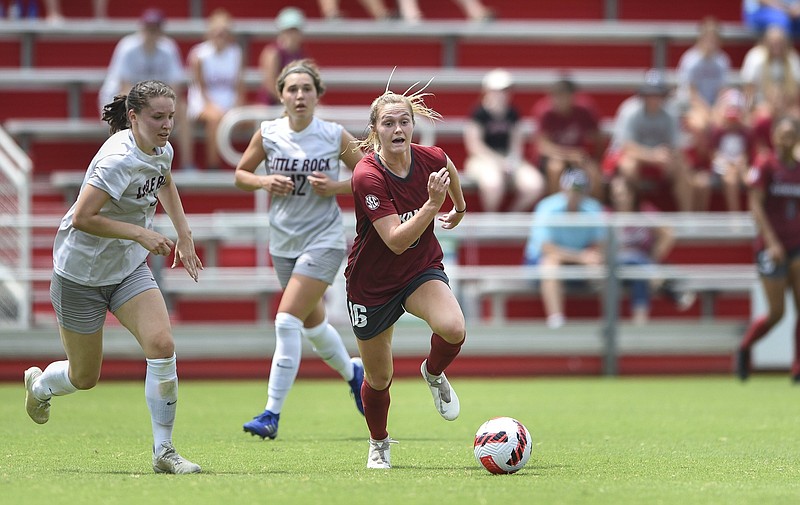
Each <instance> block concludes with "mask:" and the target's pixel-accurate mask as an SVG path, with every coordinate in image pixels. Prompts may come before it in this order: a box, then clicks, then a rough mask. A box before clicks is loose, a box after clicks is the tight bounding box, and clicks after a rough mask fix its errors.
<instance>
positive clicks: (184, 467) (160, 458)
mask: <svg viewBox="0 0 800 505" xmlns="http://www.w3.org/2000/svg"><path fill="white" fill-rule="evenodd" d="M153 470H155V472H156V473H173V474H184V473H200V465H197V464H195V463H192V462H191V461H189V460H186V459H183V457H182V456H181V455H180V454H178V452H177V451H176V450H175V448H174V447H173V446H172V444H171V443H169V442H162V443H161V446H160V447H159V448H158V451H157V452H156V453H155V454H153Z"/></svg>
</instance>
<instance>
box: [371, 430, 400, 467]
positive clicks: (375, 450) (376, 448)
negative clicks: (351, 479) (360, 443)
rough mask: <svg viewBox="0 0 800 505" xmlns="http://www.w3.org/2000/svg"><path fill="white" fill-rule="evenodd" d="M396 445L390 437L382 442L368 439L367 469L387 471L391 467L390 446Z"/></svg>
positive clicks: (395, 441)
mask: <svg viewBox="0 0 800 505" xmlns="http://www.w3.org/2000/svg"><path fill="white" fill-rule="evenodd" d="M396 443H398V442H397V440H392V438H391V437H386V438H384V439H383V440H373V439H371V438H370V439H369V454H368V455H367V468H379V469H389V468H391V467H392V457H391V447H390V445H391V444H396Z"/></svg>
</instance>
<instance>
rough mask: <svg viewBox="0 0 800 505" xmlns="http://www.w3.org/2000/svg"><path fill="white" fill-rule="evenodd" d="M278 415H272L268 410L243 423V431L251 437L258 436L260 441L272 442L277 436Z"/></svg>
mask: <svg viewBox="0 0 800 505" xmlns="http://www.w3.org/2000/svg"><path fill="white" fill-rule="evenodd" d="M280 417H281V415H280V414H273V413H272V412H270V411H269V410H265V411H264V412H263V413H261V414H259V415H257V416H256V417H254V418H253V420H252V421H248V422H246V423H244V431H246V432H247V433H250V434H251V435H258V436H259V437H261V438H262V439H266V438H269V439H270V440H273V439H274V438H275V437H277V436H278V419H280Z"/></svg>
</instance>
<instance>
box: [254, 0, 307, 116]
mask: <svg viewBox="0 0 800 505" xmlns="http://www.w3.org/2000/svg"><path fill="white" fill-rule="evenodd" d="M305 23H306V17H305V15H304V14H303V11H301V10H300V9H298V8H297V7H285V8H283V9H281V11H280V12H279V13H278V15H277V17H276V18H275V25H276V26H277V27H278V35H277V37H276V38H275V41H274V42H272V43H270V44H267V45H266V46H264V49H262V50H261V54H259V55H258V68H259V71H260V72H261V87H260V88H259V90H258V94H257V97H256V98H257V101H258V102H259V103H263V104H266V105H278V104H280V103H281V97H280V93H278V89H277V87H276V83H277V82H278V74H280V73H281V69H283V68H284V67H286V65H288V64H289V63H291V62H293V61H297V60H302V59H304V58H306V57H307V55H306V51H305V50H304V49H303V27H304V26H305Z"/></svg>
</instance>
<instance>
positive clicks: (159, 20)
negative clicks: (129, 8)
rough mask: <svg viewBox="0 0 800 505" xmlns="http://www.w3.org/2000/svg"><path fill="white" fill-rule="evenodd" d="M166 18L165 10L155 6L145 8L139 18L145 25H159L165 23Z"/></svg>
mask: <svg viewBox="0 0 800 505" xmlns="http://www.w3.org/2000/svg"><path fill="white" fill-rule="evenodd" d="M164 19H165V17H164V12H163V11H162V10H161V9H156V8H155V7H151V8H149V9H145V11H144V12H142V16H141V17H140V18H139V20H140V21H141V22H142V24H143V25H159V26H160V25H161V24H163V23H164Z"/></svg>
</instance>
